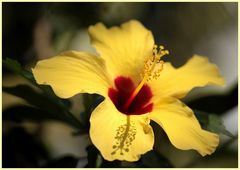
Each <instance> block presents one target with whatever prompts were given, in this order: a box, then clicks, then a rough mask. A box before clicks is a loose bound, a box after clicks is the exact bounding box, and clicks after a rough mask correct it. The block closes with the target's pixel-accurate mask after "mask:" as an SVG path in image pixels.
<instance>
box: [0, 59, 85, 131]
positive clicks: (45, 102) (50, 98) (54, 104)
mask: <svg viewBox="0 0 240 170" xmlns="http://www.w3.org/2000/svg"><path fill="white" fill-rule="evenodd" d="M3 66H4V67H6V68H7V69H9V70H10V71H12V72H14V73H16V74H18V75H20V76H22V77H24V78H25V79H27V80H28V81H30V82H31V83H32V84H33V85H34V86H36V87H37V88H40V89H41V90H42V92H43V93H42V94H40V93H36V91H35V90H33V89H31V88H30V87H29V86H25V85H19V86H17V87H12V88H7V87H3V91H5V92H7V93H10V94H12V95H15V96H18V97H21V98H23V99H24V100H26V101H27V102H29V103H30V104H32V105H34V106H37V107H39V108H41V109H45V110H46V111H47V110H48V109H50V110H51V111H52V112H54V113H56V114H60V113H62V115H64V116H65V118H66V121H67V122H69V121H70V122H71V125H72V126H74V127H76V128H77V129H82V128H83V127H84V126H83V125H81V123H80V121H79V120H78V119H76V118H75V116H74V115H73V114H72V113H70V112H69V110H68V108H67V107H65V105H64V103H63V101H62V100H61V99H60V98H58V97H57V96H56V95H55V94H54V92H53V90H52V88H51V87H50V86H47V85H39V84H37V83H36V81H35V79H34V76H33V74H32V73H31V72H30V71H28V70H26V69H24V68H22V67H21V65H20V63H19V62H18V61H16V60H13V59H10V58H6V59H4V60H3ZM36 99H37V100H36Z"/></svg>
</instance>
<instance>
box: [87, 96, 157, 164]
mask: <svg viewBox="0 0 240 170" xmlns="http://www.w3.org/2000/svg"><path fill="white" fill-rule="evenodd" d="M149 122H150V120H149V119H148V118H147V116H145V115H144V116H126V115H124V114H122V113H120V112H119V111H118V110H117V109H116V108H115V106H114V105H113V103H112V102H111V101H110V100H109V99H105V101H103V102H102V103H101V104H100V105H99V106H98V107H97V108H96V109H95V110H94V111H93V113H92V115H91V118H90V123H91V127H90V137H91V140H92V142H93V144H94V145H95V146H96V147H97V148H98V149H99V150H100V152H101V153H102V155H103V157H104V158H105V159H106V160H109V161H112V160H115V159H118V160H127V161H137V160H138V159H139V158H140V156H141V154H144V153H145V152H147V151H149V150H151V149H152V147H153V143H154V134H153V131H152V128H151V126H150V125H149Z"/></svg>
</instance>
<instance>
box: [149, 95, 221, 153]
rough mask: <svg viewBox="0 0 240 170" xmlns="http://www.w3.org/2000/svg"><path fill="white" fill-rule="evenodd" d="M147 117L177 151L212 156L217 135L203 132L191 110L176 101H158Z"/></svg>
mask: <svg viewBox="0 0 240 170" xmlns="http://www.w3.org/2000/svg"><path fill="white" fill-rule="evenodd" d="M149 116H150V118H151V119H152V120H154V121H155V122H157V123H158V124H159V125H160V126H161V127H162V128H163V129H164V131H165V132H166V134H167V135H168V137H169V140H170V141H171V143H172V144H173V145H174V146H175V147H176V148H178V149H182V150H189V149H194V150H197V151H198V152H199V153H200V154H201V155H202V156H205V155H207V154H212V153H213V152H214V151H215V149H216V147H217V146H218V144H219V137H218V135H216V134H214V133H211V132H208V131H206V130H203V129H202V128H201V127H200V124H199V123H198V121H197V119H196V117H195V116H194V114H193V112H192V110H191V109H190V108H188V107H187V106H186V105H184V104H183V103H182V102H180V101H179V100H177V99H174V98H166V99H162V100H159V101H158V103H155V107H154V111H153V112H152V113H150V114H149Z"/></svg>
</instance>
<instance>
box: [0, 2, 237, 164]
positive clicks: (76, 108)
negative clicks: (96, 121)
mask: <svg viewBox="0 0 240 170" xmlns="http://www.w3.org/2000/svg"><path fill="white" fill-rule="evenodd" d="M130 19H137V20H139V21H141V22H142V23H143V24H144V25H145V26H146V27H147V28H148V29H149V30H151V31H152V33H153V35H154V38H155V42H156V44H159V45H160V44H161V45H164V46H165V48H166V49H168V50H169V51H170V55H169V56H168V57H166V60H167V61H171V62H172V63H173V65H174V66H176V67H179V66H181V65H182V64H184V63H185V62H186V61H187V60H188V59H189V58H190V57H191V56H192V55H193V54H199V55H203V56H208V58H209V59H210V61H211V62H213V63H215V64H217V65H218V67H219V69H220V71H221V74H222V75H223V77H224V78H225V80H226V86H225V87H224V88H222V87H206V88H202V89H194V90H193V91H192V92H191V93H190V94H189V95H188V96H187V97H186V98H184V101H185V102H186V103H187V105H188V106H190V107H191V108H192V109H194V110H200V111H203V112H207V113H214V114H217V115H219V116H220V117H221V118H222V119H223V121H224V122H223V123H224V126H225V127H226V129H227V130H228V131H229V132H231V133H232V135H233V136H232V137H228V136H226V135H220V137H221V143H220V146H219V147H218V149H217V151H216V152H215V153H214V154H212V155H211V156H206V157H201V156H200V155H199V154H198V153H196V152H195V151H182V150H178V149H176V148H174V147H173V146H172V145H171V144H170V142H169V140H168V138H167V137H166V134H165V133H164V132H163V131H162V129H161V128H160V127H159V126H158V125H156V124H155V123H154V122H151V124H152V126H153V128H154V133H155V144H154V150H155V152H151V153H149V154H147V155H146V156H145V157H143V158H142V160H141V161H143V162H145V163H144V166H142V167H180V168H181V167H193V168H194V167H208V168H211V167H238V41H237V39H238V33H237V31H238V4H237V3H234V2H232V3H212V2H207V3H173V2H171V3H162V2H156V3H145V2H141V3H137V2H134V3H132V2H131V3H130V2H128V3H115V2H109V3H97V2H94V3H86V2H85V3H80V2H78V3H23V2H22V3H16V2H3V3H2V56H3V59H5V58H7V57H8V58H11V59H15V60H17V61H18V62H19V63H20V64H21V65H22V66H23V68H25V69H26V70H30V69H31V68H32V67H34V65H35V64H36V62H37V61H38V60H41V59H45V58H49V57H52V56H54V55H56V54H58V53H60V52H62V51H65V50H79V51H88V52H93V53H95V50H94V49H93V48H92V47H91V45H90V41H89V37H88V34H87V28H88V27H89V26H90V25H93V24H95V23H97V22H103V23H104V24H105V25H107V26H113V25H120V24H121V23H123V22H125V21H128V20H130ZM2 74H3V75H2V84H3V93H2V110H3V120H2V127H3V128H2V132H3V133H2V165H3V167H12V168H13V167H22V168H23V167H99V166H95V164H96V165H97V164H104V166H105V167H137V166H136V165H134V164H131V163H128V162H118V161H115V162H112V163H109V162H104V160H102V159H100V158H99V157H97V158H95V156H96V155H94V153H97V152H98V151H97V150H96V148H94V146H92V145H91V140H90V138H89V136H88V133H87V132H76V129H74V128H73V127H72V126H69V124H67V123H65V122H64V121H59V120H56V119H54V117H51V116H43V115H44V111H43V110H41V109H42V108H44V107H45V106H46V105H47V104H45V103H44V100H45V99H44V98H42V99H41V98H38V99H36V98H37V97H36V96H37V95H38V93H37V92H38V89H35V87H32V84H31V83H29V81H27V80H26V79H24V78H23V77H21V76H19V75H17V74H14V73H12V72H11V71H9V69H6V68H5V67H3V72H2ZM19 85H28V86H31V88H32V89H28V88H24V87H28V86H19ZM20 93H21V94H20ZM21 95H23V96H25V97H21ZM19 96H20V97H19ZM91 97H92V96H90V95H76V96H74V97H72V98H70V99H69V100H64V101H63V103H64V105H65V106H66V107H68V108H69V110H70V111H71V113H73V114H74V116H75V117H76V118H77V119H78V120H80V121H83V120H82V119H81V118H82V113H84V112H86V110H87V109H86V103H85V104H84V102H83V99H84V101H88V100H90V99H91ZM94 97H95V98H98V97H99V96H94ZM99 100H101V99H99ZM29 101H31V102H32V103H31V102H29ZM34 101H36V102H38V104H42V108H41V107H39V108H41V109H39V108H38V110H37V109H36V108H35V107H34V108H33V107H32V106H33V103H34ZM45 102H46V101H45ZM93 106H94V107H95V106H96V103H95V104H93V105H92V106H91V107H93ZM91 109H93V108H91ZM91 109H90V110H91ZM89 116H90V115H89V114H88V115H85V117H84V118H83V119H84V120H85V121H86V122H88V118H89ZM94 160H97V162H94ZM99 162H100V163H99ZM92 163H94V165H91V164H92ZM114 163H115V164H114ZM104 166H102V167H104Z"/></svg>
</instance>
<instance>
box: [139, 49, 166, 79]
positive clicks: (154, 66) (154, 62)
mask: <svg viewBox="0 0 240 170" xmlns="http://www.w3.org/2000/svg"><path fill="white" fill-rule="evenodd" d="M168 54H169V51H168V50H165V49H164V46H162V45H160V46H159V47H157V45H154V46H153V51H152V56H149V57H147V58H146V60H145V62H144V70H143V73H142V75H141V76H142V78H143V79H145V80H146V81H150V80H152V79H157V78H158V77H159V76H160V72H161V71H162V70H163V65H164V61H163V60H161V58H162V57H163V56H164V55H168Z"/></svg>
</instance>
